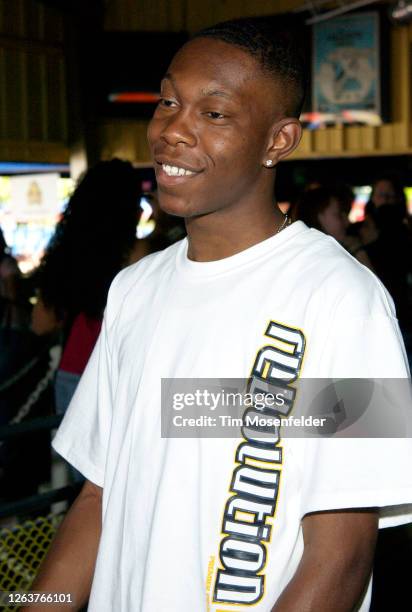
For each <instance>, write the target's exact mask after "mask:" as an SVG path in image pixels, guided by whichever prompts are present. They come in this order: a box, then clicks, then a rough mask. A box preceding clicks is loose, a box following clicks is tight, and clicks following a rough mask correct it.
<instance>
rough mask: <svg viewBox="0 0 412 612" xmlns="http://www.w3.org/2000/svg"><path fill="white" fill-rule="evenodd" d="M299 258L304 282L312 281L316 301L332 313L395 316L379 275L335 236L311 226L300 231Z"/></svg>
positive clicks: (331, 314) (354, 315)
mask: <svg viewBox="0 0 412 612" xmlns="http://www.w3.org/2000/svg"><path fill="white" fill-rule="evenodd" d="M300 243H301V244H300V245H297V247H298V251H299V252H298V253H297V258H298V259H299V260H300V268H301V276H302V283H310V284H311V285H312V293H313V295H314V296H316V298H317V299H316V302H318V303H319V304H320V305H322V308H327V309H328V313H329V316H333V315H337V316H339V315H340V316H344V317H348V318H351V317H362V318H370V317H375V316H382V315H383V316H389V317H395V316H396V314H395V307H394V304H393V300H392V298H391V296H390V295H389V293H388V292H387V290H386V289H385V287H384V285H383V284H382V283H381V281H380V280H379V279H378V278H377V276H376V275H375V274H374V273H373V272H372V271H371V270H369V269H368V268H367V267H366V266H363V265H362V264H361V263H359V261H358V260H357V259H355V258H354V257H353V256H352V255H350V254H349V253H348V252H347V251H346V250H345V249H344V248H343V247H342V246H341V245H340V244H339V243H338V242H336V240H334V239H333V238H331V237H330V236H326V235H325V234H323V233H322V232H319V231H317V230H314V229H311V230H309V231H307V232H302V233H301V235H300Z"/></svg>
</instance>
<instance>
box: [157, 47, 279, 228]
mask: <svg viewBox="0 0 412 612" xmlns="http://www.w3.org/2000/svg"><path fill="white" fill-rule="evenodd" d="M276 89H277V87H276V85H275V84H274V82H273V80H272V79H271V78H270V77H269V76H267V75H266V74H265V73H264V72H263V70H262V68H261V67H260V65H259V63H258V62H257V61H256V60H255V59H254V58H253V57H251V56H250V55H249V54H248V53H247V52H245V51H243V50H242V49H239V48H237V47H234V46H232V45H229V44H227V43H225V42H221V41H218V40H213V39H207V38H199V39H196V40H194V41H192V42H190V43H188V44H187V45H185V46H184V47H183V48H182V49H181V50H180V51H179V52H178V54H177V55H176V56H175V58H174V59H173V61H172V63H171V65H170V67H169V70H168V72H167V75H166V77H165V78H164V79H163V81H162V85H161V101H160V103H159V105H158V107H157V109H156V111H155V114H154V117H153V119H152V121H151V122H150V125H149V128H148V139H149V145H150V149H151V153H152V157H153V161H154V166H155V172H156V178H157V182H158V194H159V202H160V206H161V208H163V210H165V211H166V212H168V213H170V214H175V215H179V216H183V217H193V216H198V215H203V214H207V213H211V212H215V211H218V210H221V209H223V208H228V207H231V206H232V205H236V206H241V205H242V203H243V204H247V203H248V202H249V201H250V202H252V201H253V198H254V197H255V194H256V193H257V192H259V189H260V186H261V184H262V181H268V180H272V178H271V171H270V170H268V169H266V168H264V167H263V162H264V161H265V150H266V147H267V143H268V135H269V128H270V127H271V126H272V124H273V120H274V118H275V117H276V103H277V101H276V99H275V97H276ZM278 114H279V116H280V113H278Z"/></svg>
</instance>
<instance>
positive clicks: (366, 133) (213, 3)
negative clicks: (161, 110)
mask: <svg viewBox="0 0 412 612" xmlns="http://www.w3.org/2000/svg"><path fill="white" fill-rule="evenodd" d="M301 5H302V0H254V1H253V2H250V0H209V1H208V2H200V0H196V1H194V0H180V1H177V0H111V1H110V2H109V4H108V10H107V14H106V22H105V27H106V29H108V30H112V29H113V30H116V29H119V30H122V29H123V30H127V29H132V30H139V29H141V30H174V31H177V30H181V29H187V30H189V31H191V32H194V31H196V30H198V29H200V28H202V27H205V26H207V25H209V24H211V23H214V22H217V21H220V20H224V19H230V18H233V17H240V16H248V15H266V14H274V13H276V12H283V11H287V10H293V9H294V8H296V7H298V6H301ZM411 49H412V25H410V26H408V27H405V26H397V27H393V28H392V31H391V60H390V61H391V77H392V80H391V92H390V97H391V105H392V119H391V123H389V124H387V125H383V126H379V127H354V126H344V127H335V128H332V127H331V128H326V129H324V130H319V131H315V132H308V131H307V130H305V133H304V135H303V138H302V142H301V144H300V146H299V148H298V150H297V151H296V152H295V153H294V155H293V156H291V158H290V159H313V158H321V157H349V156H366V155H367V156H370V155H391V154H412V123H411V121H412V75H411V72H412V67H411V66H412V51H411ZM116 125H120V123H116V122H112V123H110V122H107V123H106V124H105V126H104V127H103V128H102V138H103V140H104V146H105V151H106V153H107V151H108V150H112V151H114V152H116V151H124V150H127V157H128V159H133V158H134V159H135V161H138V162H145V161H146V162H148V161H149V157H148V152H147V148H146V147H145V145H142V143H141V139H142V138H143V139H144V138H145V136H144V132H145V130H144V129H143V127H142V126H143V125H144V124H143V123H138V124H136V125H135V124H133V123H130V124H128V129H127V130H123V129H120V132H119V133H121V134H123V135H124V138H125V139H126V141H127V145H124V144H122V143H121V142H120V138H119V135H118V133H117V132H116V129H117V128H116ZM133 134H134V135H133ZM110 135H112V136H113V138H114V142H113V143H112V144H110V143H109V141H108V139H110ZM133 143H135V144H133ZM134 146H135V147H136V148H135V149H134V153H133V147H134Z"/></svg>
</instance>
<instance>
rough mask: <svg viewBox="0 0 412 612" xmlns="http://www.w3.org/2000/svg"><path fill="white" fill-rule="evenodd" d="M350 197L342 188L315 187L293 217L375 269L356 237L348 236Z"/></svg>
mask: <svg viewBox="0 0 412 612" xmlns="http://www.w3.org/2000/svg"><path fill="white" fill-rule="evenodd" d="M348 201H349V198H348V194H347V191H346V190H345V191H343V189H342V188H341V187H340V186H336V188H333V187H323V186H321V187H315V188H313V189H309V190H308V191H305V192H304V193H303V194H302V195H301V196H300V198H299V199H298V201H297V204H296V207H295V211H294V217H295V219H300V220H301V221H304V223H306V225H307V226H308V227H313V228H315V229H317V230H320V231H322V232H324V233H325V234H328V235H329V236H332V238H335V240H337V241H338V242H339V243H340V244H341V245H342V246H343V247H345V249H347V251H349V253H350V254H351V255H353V256H354V257H356V259H357V260H358V261H359V262H360V263H362V264H363V265H365V266H367V267H368V268H370V269H372V264H371V262H370V260H369V257H368V255H367V253H366V251H365V249H364V247H363V245H362V243H361V242H360V240H359V239H358V238H356V237H354V236H348V234H347V229H348V226H349V221H348V212H349V211H348Z"/></svg>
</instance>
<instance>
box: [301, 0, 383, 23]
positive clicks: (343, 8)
mask: <svg viewBox="0 0 412 612" xmlns="http://www.w3.org/2000/svg"><path fill="white" fill-rule="evenodd" d="M381 1H382V0H354V1H353V2H349V3H346V4H344V5H340V6H338V7H337V8H334V9H331V10H328V11H325V12H324V13H319V14H318V15H315V16H314V17H310V18H309V19H307V20H306V22H305V23H306V24H307V25H311V24H313V23H320V22H321V21H327V20H328V19H332V18H333V17H338V16H339V15H344V14H345V13H349V12H350V11H355V10H356V9H359V8H362V7H364V6H368V4H378V3H380V2H381Z"/></svg>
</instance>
